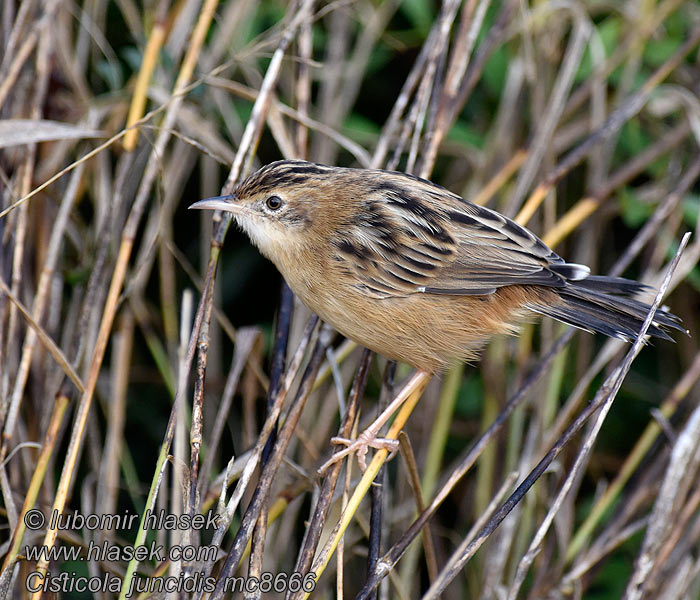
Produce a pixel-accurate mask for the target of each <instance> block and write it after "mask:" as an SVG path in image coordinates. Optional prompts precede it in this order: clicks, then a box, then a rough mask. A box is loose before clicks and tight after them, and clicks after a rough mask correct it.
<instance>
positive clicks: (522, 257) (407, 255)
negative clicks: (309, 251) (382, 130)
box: [334, 173, 589, 298]
mask: <svg viewBox="0 0 700 600" xmlns="http://www.w3.org/2000/svg"><path fill="white" fill-rule="evenodd" d="M370 187H371V188H372V190H373V191H372V193H371V194H369V195H367V197H366V198H364V199H363V207H362V210H361V211H360V215H361V216H360V217H358V218H356V219H355V220H354V221H353V222H351V223H346V224H345V225H344V226H343V227H342V228H341V230H339V231H338V233H337V237H336V240H335V242H334V245H335V247H336V249H337V251H338V252H337V254H336V259H337V260H341V261H344V262H345V268H347V269H348V270H349V271H350V272H352V274H353V275H354V276H355V277H356V278H357V279H358V280H359V281H360V282H361V283H360V286H361V287H362V288H363V289H364V290H365V291H366V292H367V293H368V294H370V295H372V296H374V297H380V298H386V297H391V296H406V295H409V294H413V293H430V294H453V295H485V294H492V293H493V292H494V291H496V290H497V289H498V288H500V287H503V286H507V285H516V284H520V285H544V286H550V287H563V286H564V285H565V284H566V281H567V279H570V280H577V279H582V278H584V277H586V276H587V275H588V273H589V271H588V268H587V267H584V266H582V265H575V264H570V263H565V262H564V260H563V259H562V258H561V257H560V256H558V255H557V254H555V253H554V252H553V251H552V250H551V249H550V248H548V247H547V246H546V245H545V244H544V243H543V242H542V241H541V240H540V239H539V238H537V237H536V236H535V235H534V234H532V233H531V232H529V231H528V230H527V229H525V228H523V227H521V226H520V225H518V224H516V223H515V222H513V221H511V220H510V219H508V218H506V217H504V216H502V215H500V214H498V213H496V212H494V211H491V210H489V209H487V208H482V207H480V206H477V205H475V204H472V203H471V202H467V201H465V200H464V199H462V198H460V197H459V196H457V195H455V194H452V193H451V192H449V191H447V190H445V189H443V188H440V187H439V186H436V185H434V184H432V183H430V182H427V181H424V180H418V179H415V178H409V177H407V176H405V175H403V174H387V173H382V174H381V177H377V180H376V183H374V185H370Z"/></svg>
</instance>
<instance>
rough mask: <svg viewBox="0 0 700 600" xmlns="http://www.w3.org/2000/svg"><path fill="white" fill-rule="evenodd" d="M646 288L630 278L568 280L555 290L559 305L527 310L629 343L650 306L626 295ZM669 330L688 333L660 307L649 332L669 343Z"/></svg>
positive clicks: (554, 304)
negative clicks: (559, 300) (564, 284)
mask: <svg viewBox="0 0 700 600" xmlns="http://www.w3.org/2000/svg"><path fill="white" fill-rule="evenodd" d="M648 289H649V286H646V285H644V284H643V283H639V282H638V281H632V280H630V279H623V278H621V277H604V276H590V277H586V278H585V279H581V280H578V281H571V280H569V281H568V282H567V284H566V286H564V287H562V288H559V289H554V290H553V291H555V292H556V293H557V294H558V295H559V297H560V298H561V302H552V303H538V304H536V305H531V306H528V308H530V310H532V311H534V312H536V313H539V314H542V315H546V316H548V317H552V318H553V319H557V320H558V321H562V322H564V323H567V324H568V325H573V326H574V327H578V328H579V329H584V330H586V331H590V332H593V331H597V332H599V333H604V334H605V335H608V336H610V337H615V338H619V339H622V340H625V341H632V340H634V339H635V338H636V337H637V334H638V333H639V330H640V329H641V328H642V324H643V323H644V321H645V319H646V317H647V314H648V313H649V305H648V304H645V303H644V302H640V301H639V300H635V299H633V298H630V297H629V296H631V295H634V294H636V293H638V292H641V291H644V290H648ZM669 329H677V330H678V331H682V332H684V333H688V332H687V331H686V329H685V328H684V327H683V326H682V325H681V320H680V318H678V317H677V316H676V315H674V314H671V313H670V312H668V311H666V310H664V309H661V308H660V309H659V310H657V311H656V314H655V315H654V320H653V321H652V323H651V326H650V327H649V331H648V333H649V335H652V336H655V337H659V338H663V339H667V340H668V339H672V338H671V337H670V336H669V335H668V333H667V331H668V330H669Z"/></svg>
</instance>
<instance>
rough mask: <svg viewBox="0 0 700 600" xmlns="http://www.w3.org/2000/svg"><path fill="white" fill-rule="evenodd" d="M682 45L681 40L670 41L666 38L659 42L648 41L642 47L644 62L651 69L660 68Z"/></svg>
mask: <svg viewBox="0 0 700 600" xmlns="http://www.w3.org/2000/svg"><path fill="white" fill-rule="evenodd" d="M682 43H683V40H682V39H670V38H667V37H664V38H661V39H659V40H649V41H647V43H646V44H645V45H644V60H645V62H646V63H647V64H649V65H651V66H652V67H660V66H661V65H662V64H664V63H665V62H666V61H667V60H668V59H669V58H671V56H673V53H674V52H675V51H676V50H677V49H678V48H679V46H680V45H681V44H682Z"/></svg>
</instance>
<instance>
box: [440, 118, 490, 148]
mask: <svg viewBox="0 0 700 600" xmlns="http://www.w3.org/2000/svg"><path fill="white" fill-rule="evenodd" d="M447 139H448V140H450V141H451V142H457V143H458V144H462V145H464V146H471V147H473V148H478V149H479V150H483V148H484V135H483V134H482V133H481V132H480V131H477V130H476V129H474V128H473V127H471V126H470V125H469V124H468V123H465V122H464V121H456V122H455V124H454V125H453V126H452V127H451V128H450V131H449V132H448V133H447Z"/></svg>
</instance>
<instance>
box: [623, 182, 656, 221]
mask: <svg viewBox="0 0 700 600" xmlns="http://www.w3.org/2000/svg"><path fill="white" fill-rule="evenodd" d="M620 207H621V209H622V220H623V221H624V222H625V225H627V226H628V227H630V228H632V229H636V228H637V227H639V226H640V225H642V223H644V222H645V221H646V220H647V219H648V218H649V216H650V215H651V214H652V213H653V212H654V207H653V206H651V205H650V204H645V203H644V202H640V200H639V198H638V197H637V194H636V193H635V191H634V190H633V189H631V188H628V187H624V188H622V193H621V195H620Z"/></svg>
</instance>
